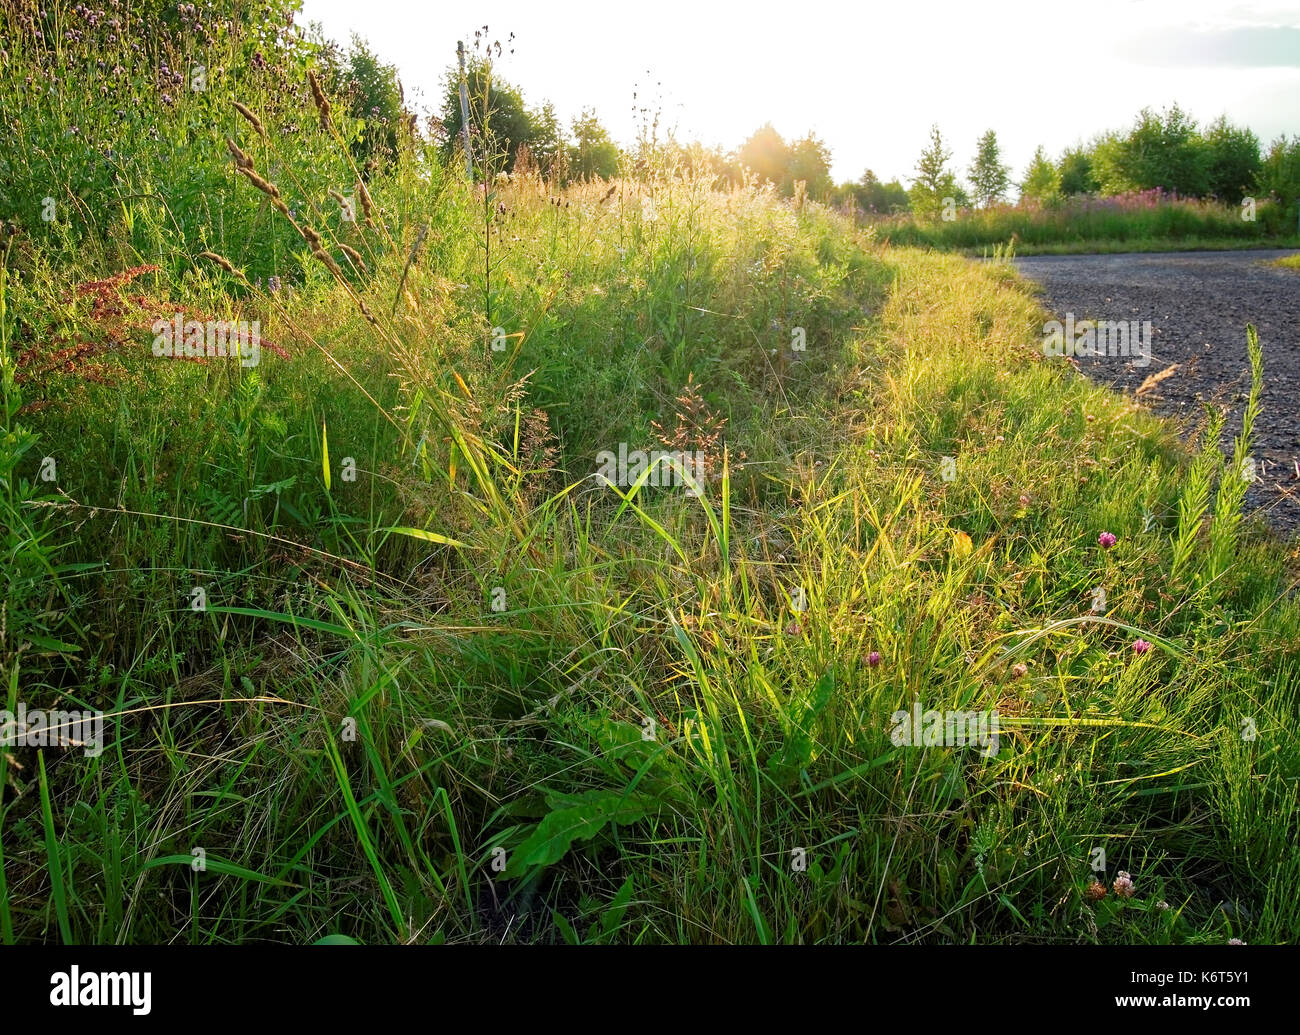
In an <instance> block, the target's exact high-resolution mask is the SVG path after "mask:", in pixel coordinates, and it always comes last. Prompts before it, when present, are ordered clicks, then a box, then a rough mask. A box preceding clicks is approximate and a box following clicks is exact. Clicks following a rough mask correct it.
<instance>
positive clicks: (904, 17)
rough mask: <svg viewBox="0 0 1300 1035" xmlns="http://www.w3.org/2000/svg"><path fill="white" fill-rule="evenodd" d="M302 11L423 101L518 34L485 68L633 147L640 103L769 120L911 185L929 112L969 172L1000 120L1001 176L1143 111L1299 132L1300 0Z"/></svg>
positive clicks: (737, 140)
mask: <svg viewBox="0 0 1300 1035" xmlns="http://www.w3.org/2000/svg"><path fill="white" fill-rule="evenodd" d="M297 20H298V21H299V22H300V23H304V24H305V23H309V22H318V23H320V25H321V27H322V28H323V30H324V31H325V34H326V36H328V37H330V38H333V39H335V40H337V41H339V42H340V43H346V42H348V41H349V40H350V39H351V36H352V34H353V33H357V34H359V35H361V36H362V37H364V38H365V39H366V40H367V41H368V42H369V44H370V46H371V48H372V49H373V50H374V51H375V52H376V53H377V54H378V55H379V57H380V58H381V59H382V60H384V61H386V62H388V63H390V64H393V65H396V66H397V70H398V73H399V75H400V77H401V79H402V83H403V85H404V87H405V89H406V97H407V101H408V103H410V102H412V101H413V100H414V101H415V102H416V104H417V105H423V106H424V107H427V108H429V109H431V110H437V109H438V108H440V107H441V89H440V86H439V84H440V82H441V80H442V77H443V74H444V72H445V71H446V69H447V66H448V65H449V64H451V63H453V62H454V61H455V60H456V41H457V40H458V39H463V40H465V41H466V44H467V46H471V47H472V44H473V40H474V32H475V30H476V29H481V28H482V27H483V26H484V25H487V26H488V27H489V36H490V38H491V39H500V40H501V41H502V42H503V44H504V43H505V41H506V40H507V38H508V37H509V35H510V33H514V37H515V38H514V41H513V43H512V44H509V46H513V48H514V52H513V53H509V52H508V51H507V53H506V54H505V55H504V57H503V58H502V60H501V61H500V62H499V63H498V65H497V69H498V72H497V74H498V75H499V76H501V77H503V78H505V79H507V80H509V81H510V82H512V83H514V84H515V85H516V86H518V87H520V88H521V89H522V91H523V95H524V99H525V100H526V101H527V102H528V103H529V104H530V105H540V104H541V103H542V102H543V101H546V100H549V101H551V102H553V103H554V104H555V107H556V110H557V113H558V114H559V116H560V118H561V120H562V122H564V123H565V124H566V125H567V124H568V122H569V120H570V119H572V118H573V117H574V116H576V115H577V114H578V113H579V112H580V111H581V110H582V109H583V108H586V107H592V108H595V109H596V112H597V114H598V115H599V117H600V120H601V122H602V123H603V124H604V125H605V126H606V127H607V128H608V129H609V131H610V133H611V135H612V136H613V137H614V138H615V139H616V140H618V141H619V142H620V143H628V142H630V141H632V140H634V139H635V138H636V131H637V117H636V115H635V114H634V108H637V107H645V106H649V107H650V108H651V109H652V110H656V109H657V110H659V111H661V113H662V115H661V120H662V121H661V124H662V125H668V126H672V127H674V128H675V130H676V133H677V136H678V138H679V139H682V140H699V141H701V142H702V143H704V144H708V145H714V144H716V145H721V146H722V147H723V148H724V149H725V150H731V149H733V148H735V147H738V146H739V145H740V144H741V143H743V142H744V140H745V139H746V138H747V137H748V136H749V135H750V134H751V133H752V132H753V131H754V130H755V129H757V128H758V127H759V126H761V125H762V124H763V123H765V122H771V123H772V125H773V126H775V127H776V129H777V130H778V131H779V132H780V133H781V134H782V136H784V137H785V138H786V139H787V140H792V139H796V138H798V137H802V136H803V135H805V134H806V133H808V132H812V133H815V134H816V135H817V136H818V137H819V138H820V139H821V140H822V141H824V142H825V143H826V144H827V146H828V147H829V148H830V152H831V172H832V175H833V177H834V179H835V180H836V181H837V182H840V181H843V180H856V179H857V178H858V177H859V176H861V175H862V172H863V170H865V169H868V168H869V169H871V170H873V171H874V172H875V173H876V175H877V176H878V177H879V178H880V179H882V180H890V179H894V178H899V179H901V180H902V181H903V182H904V184H906V183H908V182H909V181H910V179H911V177H912V175H913V173H914V167H915V164H916V159H917V156H918V155H919V154H920V152H921V150H922V149H923V148H924V147H925V146H926V143H927V141H928V137H929V131H930V126H931V124H933V123H937V124H938V126H939V128H940V130H941V132H942V133H943V136H944V140H945V142H946V144H947V146H948V148H949V149H950V150H951V151H952V152H953V165H954V166H955V167H956V169H957V170H958V171H959V172H961V173H963V174H964V172H965V169H966V167H967V166H968V165H969V164H970V161H971V158H972V157H973V156H974V153H975V144H976V141H977V140H978V138H979V137H980V135H981V134H982V133H983V132H984V131H985V130H987V129H993V130H995V131H996V132H997V135H998V140H999V142H1000V144H1001V147H1002V157H1003V161H1004V162H1007V163H1008V164H1010V165H1011V167H1012V176H1013V179H1017V178H1019V176H1020V175H1021V174H1022V173H1023V172H1024V169H1025V167H1026V166H1027V165H1028V164H1029V160H1030V158H1031V157H1032V155H1033V153H1034V149H1035V147H1037V146H1038V145H1040V144H1041V145H1043V146H1044V147H1046V149H1047V151H1048V153H1049V154H1051V155H1053V156H1055V155H1058V154H1059V153H1060V152H1061V151H1062V150H1063V149H1064V148H1066V147H1069V146H1072V145H1074V144H1076V143H1079V142H1082V141H1086V140H1087V139H1088V138H1090V137H1091V136H1093V135H1094V134H1095V133H1097V132H1100V131H1103V130H1107V129H1120V128H1124V127H1127V126H1129V125H1131V124H1132V122H1133V120H1134V117H1135V116H1136V115H1137V113H1138V111H1139V110H1140V109H1141V108H1143V107H1147V106H1149V107H1152V108H1156V109H1163V108H1166V107H1168V106H1170V105H1172V104H1174V103H1178V104H1179V105H1180V106H1181V107H1182V108H1183V110H1184V111H1187V112H1188V113H1189V114H1191V115H1192V117H1193V118H1195V119H1196V120H1197V121H1198V122H1199V123H1200V124H1202V125H1204V124H1205V123H1207V122H1209V121H1211V120H1213V119H1214V118H1216V117H1218V116H1219V115H1223V114H1226V115H1227V116H1228V117H1229V119H1231V120H1232V121H1233V122H1235V123H1237V124H1239V125H1245V126H1248V127H1249V128H1250V129H1252V130H1254V131H1255V133H1256V134H1258V135H1259V137H1260V139H1261V142H1262V143H1264V144H1265V145H1267V144H1268V142H1269V141H1271V140H1272V139H1274V138H1275V137H1277V136H1279V135H1281V134H1283V133H1286V134H1288V135H1292V134H1300V0H1291V2H1276V3H1273V2H1263V3H1232V0H1226V2H1224V0H1214V2H1207V0H1088V2H1087V3H1065V4H1059V5H1058V4H1054V3H1051V2H1050V0H1028V2H1022V0H1012V2H1006V3H997V4H989V5H980V4H976V3H971V2H969V0H964V2H948V0H921V2H914V3H910V4H905V3H897V2H890V3H887V4H883V5H882V4H879V3H878V0H877V2H876V3H873V2H872V0H850V2H848V3H841V2H839V0H817V2H816V3H806V4H797V3H791V2H790V0H781V2H779V3H774V2H770V0H747V2H745V3H731V4H722V3H716V2H710V0H655V2H653V3H644V4H628V3H625V2H620V0H612V2H610V0H604V2H601V3H595V2H588V0H579V2H573V3H565V4H563V5H557V4H544V3H540V2H538V0H524V2H515V0H509V2H506V0H501V2H497V0H479V2H477V3H475V4H473V5H464V6H462V5H458V4H451V3H447V2H445V0H404V2H403V0H360V2H358V0H303V5H302V14H301V16H300V17H299V18H298V19H297ZM634 94H635V96H636V98H637V99H636V101H635V103H634V101H633V96H634Z"/></svg>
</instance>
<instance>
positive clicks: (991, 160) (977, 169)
mask: <svg viewBox="0 0 1300 1035" xmlns="http://www.w3.org/2000/svg"><path fill="white" fill-rule="evenodd" d="M968 173H969V175H970V182H971V186H972V188H974V195H975V200H976V201H977V202H979V204H980V205H981V206H982V207H984V208H988V207H989V206H990V205H994V204H997V203H998V202H999V201H1005V200H1006V194H1007V188H1008V187H1010V186H1011V170H1010V168H1008V167H1007V166H1005V165H1003V164H1002V152H1001V149H1000V148H999V147H998V136H997V134H996V133H994V132H993V130H991V129H990V130H988V131H987V132H985V134H984V135H983V136H982V137H980V140H979V145H978V147H977V149H976V152H975V160H974V161H973V162H971V165H970V169H969V170H968Z"/></svg>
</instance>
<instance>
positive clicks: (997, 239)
mask: <svg viewBox="0 0 1300 1035" xmlns="http://www.w3.org/2000/svg"><path fill="white" fill-rule="evenodd" d="M1244 213H1247V210H1245V209H1243V208H1241V207H1238V206H1234V205H1224V204H1219V203H1216V202H1213V201H1199V200H1194V199H1183V198H1170V197H1163V196H1159V195H1155V194H1151V193H1144V194H1135V195H1120V196H1115V197H1102V198H1094V197H1090V196H1084V195H1081V196H1077V197H1071V198H1065V199H1057V200H1056V201H1054V202H1051V203H1048V204H1042V203H1031V202H1022V203H1021V204H1018V205H995V206H992V207H989V208H985V209H970V208H963V209H960V210H954V212H953V218H951V219H948V220H944V219H934V220H918V219H916V218H914V217H913V216H911V215H898V216H890V217H886V218H883V219H879V220H876V221H874V222H873V223H872V224H871V225H872V226H873V227H874V229H875V233H876V235H877V236H878V237H879V238H881V239H882V240H888V241H889V242H890V243H892V244H899V245H914V246H921V247H931V248H938V249H942V250H952V251H961V252H964V253H966V254H979V253H980V252H981V251H983V250H987V249H989V248H992V247H995V246H1003V247H1007V246H1010V247H1013V248H1014V249H1015V251H1016V252H1017V253H1018V254H1021V255H1054V254H1060V255H1066V254H1080V253H1093V252H1144V251H1186V250H1200V249H1227V248H1287V247H1295V246H1296V245H1297V243H1298V242H1300V238H1297V237H1296V235H1295V232H1294V231H1295V227H1296V212H1295V209H1294V207H1293V206H1288V205H1283V204H1280V203H1278V202H1276V201H1273V200H1268V199H1264V200H1261V201H1259V202H1258V204H1257V205H1256V206H1255V207H1254V208H1253V209H1250V210H1249V212H1248V214H1249V216H1250V218H1244Z"/></svg>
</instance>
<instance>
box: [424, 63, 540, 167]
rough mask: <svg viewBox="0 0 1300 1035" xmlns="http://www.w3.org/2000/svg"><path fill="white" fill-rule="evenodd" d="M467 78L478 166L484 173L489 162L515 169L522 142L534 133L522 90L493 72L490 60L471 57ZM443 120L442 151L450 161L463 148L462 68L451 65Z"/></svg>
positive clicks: (475, 156)
mask: <svg viewBox="0 0 1300 1035" xmlns="http://www.w3.org/2000/svg"><path fill="white" fill-rule="evenodd" d="M465 78H466V80H467V81H468V86H469V111H470V115H469V125H470V146H471V147H472V148H473V149H474V164H475V168H477V169H478V170H479V171H480V174H481V173H482V171H483V169H484V162H485V158H486V160H487V164H488V165H493V164H495V163H496V162H501V163H502V164H503V165H504V168H505V169H507V170H510V169H513V168H514V165H515V159H516V158H517V157H518V154H519V147H520V145H521V144H529V143H530V142H531V140H532V135H533V124H532V120H531V119H530V118H529V117H528V110H527V108H525V107H524V98H523V95H522V94H521V93H520V92H519V90H518V89H517V88H515V87H513V86H511V85H510V84H509V83H507V82H505V81H503V80H497V79H494V78H493V75H492V65H491V62H489V61H487V60H485V59H483V58H479V57H475V58H471V59H470V62H469V67H468V68H467V69H466V72H465ZM444 85H445V94H444V99H443V104H442V122H443V125H444V126H445V127H446V130H447V139H446V140H445V141H444V142H443V145H442V153H443V158H444V159H445V160H449V159H450V158H451V157H452V155H453V154H454V153H455V151H456V149H457V148H459V147H461V146H462V144H461V118H460V69H459V67H458V66H456V65H452V66H451V68H450V70H449V71H448V73H447V76H446V78H445V83H444Z"/></svg>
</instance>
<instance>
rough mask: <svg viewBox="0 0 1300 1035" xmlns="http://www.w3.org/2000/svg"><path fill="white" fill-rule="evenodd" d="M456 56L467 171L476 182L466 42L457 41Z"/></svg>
mask: <svg viewBox="0 0 1300 1035" xmlns="http://www.w3.org/2000/svg"><path fill="white" fill-rule="evenodd" d="M456 57H457V59H458V60H459V61H460V132H461V135H462V136H463V137H464V138H465V172H466V173H468V174H469V182H470V183H471V184H473V182H474V153H473V152H472V151H471V150H470V146H469V87H467V86H466V85H465V44H464V43H463V42H462V41H461V40H457V41H456Z"/></svg>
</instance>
